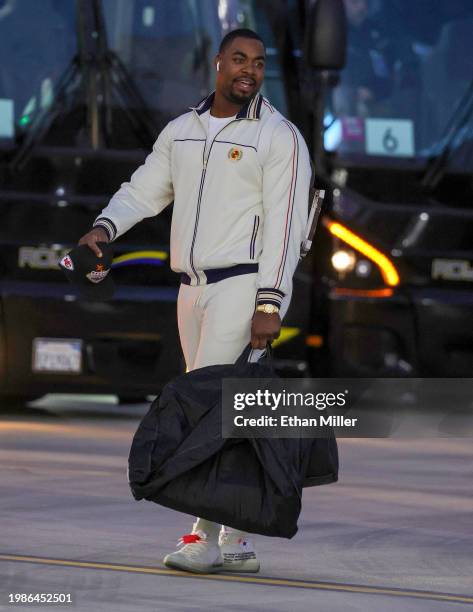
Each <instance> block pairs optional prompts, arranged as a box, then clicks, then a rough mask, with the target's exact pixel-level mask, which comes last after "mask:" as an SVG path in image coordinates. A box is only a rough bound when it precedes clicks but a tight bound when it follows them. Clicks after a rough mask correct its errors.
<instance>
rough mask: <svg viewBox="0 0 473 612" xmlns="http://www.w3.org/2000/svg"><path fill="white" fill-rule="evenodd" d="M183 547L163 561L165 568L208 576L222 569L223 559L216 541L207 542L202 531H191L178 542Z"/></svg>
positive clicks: (205, 535)
mask: <svg viewBox="0 0 473 612" xmlns="http://www.w3.org/2000/svg"><path fill="white" fill-rule="evenodd" d="M182 544H183V545H184V546H183V547H182V548H181V549H179V550H176V552H173V553H170V554H169V555H166V556H165V557H164V559H163V562H164V565H165V566H166V567H172V568H173V569H180V570H184V571H186V572H195V573H197V574H210V573H213V572H217V571H219V570H221V569H223V559H222V555H221V554H220V548H219V546H218V542H217V540H215V541H213V542H212V541H209V540H208V539H207V534H206V533H205V532H204V531H201V530H198V531H194V530H192V533H188V534H186V535H184V536H182V538H181V539H180V540H179V541H178V545H182Z"/></svg>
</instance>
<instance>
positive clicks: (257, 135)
mask: <svg viewBox="0 0 473 612" xmlns="http://www.w3.org/2000/svg"><path fill="white" fill-rule="evenodd" d="M213 97H214V93H211V94H210V95H209V96H207V97H206V98H205V99H204V100H202V102H200V104H198V105H197V106H196V107H191V111H190V112H188V113H185V114H183V115H180V116H179V117H177V118H176V119H174V120H173V121H171V122H169V123H168V124H167V126H166V127H165V128H164V129H163V131H162V132H161V133H160V134H159V137H158V139H157V140H156V142H155V144H154V146H153V150H152V152H151V153H150V154H149V155H148V156H147V158H146V160H145V162H144V163H143V165H141V166H140V167H139V168H138V169H137V170H136V171H135V172H134V173H133V175H132V176H131V179H130V181H129V182H125V183H123V184H122V185H121V187H120V189H119V190H118V191H117V192H116V193H115V195H114V196H113V197H112V198H111V200H110V202H109V204H108V205H107V206H106V207H105V208H104V209H103V211H102V212H101V214H100V215H99V217H97V219H96V220H95V221H94V226H95V227H96V226H100V227H102V228H104V229H105V230H106V231H107V233H108V235H109V238H110V240H111V241H113V240H115V238H117V237H118V236H121V235H122V234H124V233H125V232H126V231H127V230H129V229H130V228H131V227H132V226H133V225H135V224H136V223H137V222H138V221H141V220H142V219H143V218H145V217H151V216H154V215H157V214H158V213H159V212H161V211H162V210H163V209H164V208H165V207H166V206H168V205H169V204H170V203H171V202H174V208H173V213H172V223H171V268H172V270H174V271H175V272H180V273H181V277H182V278H183V279H186V280H184V281H183V282H186V283H187V284H190V285H202V284H206V283H210V282H215V281H216V280H219V279H220V278H226V277H228V276H231V275H233V274H242V273H246V272H249V271H257V289H258V290H257V296H256V298H257V303H259V304H261V303H273V304H275V305H278V306H280V304H281V301H282V298H283V297H284V295H285V294H287V293H290V292H291V290H292V277H293V274H294V271H295V269H296V266H297V263H298V261H299V254H300V245H301V242H302V240H303V233H304V230H305V226H306V223H307V218H308V212H309V189H310V181H311V166H310V157H309V152H308V150H307V146H306V144H305V142H304V139H303V138H302V136H301V134H300V132H299V130H298V129H297V128H296V127H295V126H294V125H293V124H292V123H291V122H290V121H288V120H287V119H285V118H284V117H283V116H282V115H281V114H280V113H279V112H278V111H277V110H276V109H274V108H273V107H272V106H271V104H270V103H269V102H268V100H266V98H264V97H263V96H262V95H261V94H257V95H256V96H254V97H253V98H252V99H251V100H250V102H249V103H247V104H246V105H245V106H244V107H243V108H242V109H241V110H240V112H239V113H238V115H237V116H236V118H235V119H234V120H232V121H230V123H228V124H227V125H225V126H224V127H223V128H222V129H221V130H220V132H218V133H217V135H216V136H215V138H214V140H213V141H212V143H210V144H209V146H208V147H207V149H205V144H206V139H207V126H208V114H209V113H210V107H211V105H212V101H213Z"/></svg>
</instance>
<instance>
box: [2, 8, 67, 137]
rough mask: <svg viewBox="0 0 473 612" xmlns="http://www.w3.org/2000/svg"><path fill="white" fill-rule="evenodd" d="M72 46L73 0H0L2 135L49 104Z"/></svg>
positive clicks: (11, 133) (27, 121) (23, 126)
mask: <svg viewBox="0 0 473 612" xmlns="http://www.w3.org/2000/svg"><path fill="white" fill-rule="evenodd" d="M76 51H77V43H76V24H75V2H74V0H41V1H38V0H0V57H1V62H0V139H2V140H9V139H12V140H13V139H14V138H15V137H16V136H17V135H18V134H19V133H21V132H22V131H26V130H27V129H28V127H29V125H30V124H31V122H32V120H33V118H34V117H35V116H36V115H37V114H38V113H39V112H40V111H41V110H42V109H46V108H48V107H49V106H50V105H51V103H52V100H53V95H54V91H55V87H56V84H57V83H58V81H59V80H60V78H61V76H62V75H63V73H64V72H65V71H66V70H67V67H68V65H69V64H70V62H71V61H72V59H73V57H74V55H75V54H76Z"/></svg>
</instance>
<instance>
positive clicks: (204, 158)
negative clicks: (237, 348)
mask: <svg viewBox="0 0 473 612" xmlns="http://www.w3.org/2000/svg"><path fill="white" fill-rule="evenodd" d="M235 121H240V119H232V120H231V121H229V122H228V123H227V124H226V125H224V126H223V128H222V129H221V130H220V131H218V132H217V133H216V134H215V136H214V137H213V140H212V142H211V143H210V147H209V151H208V153H207V156H206V155H205V148H206V145H207V140H206V142H205V145H204V151H203V153H202V174H201V175H200V187H199V196H198V198H197V212H196V215H195V224H194V235H193V237H192V244H191V251H190V255H189V263H190V266H191V268H192V271H193V272H194V274H195V277H196V279H197V285H200V278H199V275H198V274H197V270H196V269H195V267H194V244H195V238H196V236H197V226H198V225H199V215H200V204H201V201H202V192H203V190H204V182H205V174H206V172H207V162H208V161H209V157H210V153H211V152H212V147H213V146H214V142H215V140H216V138H217V136H218V135H219V134H220V133H221V132H223V130H224V129H225V128H226V127H228V126H229V125H230V124H231V123H234V122H235Z"/></svg>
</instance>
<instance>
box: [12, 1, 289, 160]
mask: <svg viewBox="0 0 473 612" xmlns="http://www.w3.org/2000/svg"><path fill="white" fill-rule="evenodd" d="M88 2H90V5H89V4H88ZM97 4H98V6H99V7H100V9H101V13H102V19H101V20H100V21H101V22H102V23H103V27H98V28H97V29H98V30H100V31H97V32H95V31H93V30H92V28H93V25H92V24H89V25H88V26H84V23H86V20H85V19H84V15H83V14H81V11H82V12H85V10H84V9H85V8H87V14H88V15H91V14H94V11H93V10H92V9H91V7H93V5H94V0H40V1H39V0H0V57H1V58H2V62H1V63H0V145H2V146H4V145H5V143H7V144H6V146H7V148H8V147H9V146H11V145H12V143H13V144H14V143H16V142H20V141H21V140H22V139H23V137H24V136H25V135H26V134H28V132H30V133H32V132H35V126H37V124H38V120H39V121H41V119H42V118H44V116H45V115H46V114H47V113H48V112H49V113H50V116H49V119H51V121H52V120H54V121H56V124H55V125H56V129H55V130H54V129H51V130H49V131H46V133H45V134H43V136H41V138H42V140H43V141H44V142H45V143H49V144H55V145H59V146H62V145H64V146H74V145H76V144H78V143H80V142H82V143H83V142H84V131H85V127H86V121H87V116H86V113H85V111H84V106H85V105H86V104H89V105H90V100H91V98H90V97H89V93H90V92H86V90H85V88H82V89H81V83H82V85H83V84H84V82H85V73H86V71H87V70H88V69H89V67H90V66H89V65H88V64H87V62H88V60H87V59H85V60H84V57H83V54H82V55H81V53H80V51H81V50H82V49H84V48H85V46H86V45H84V38H83V37H86V36H89V35H90V36H95V37H96V38H100V40H101V41H102V42H103V45H102V47H100V45H99V47H100V48H102V49H108V51H109V52H110V53H111V54H112V55H113V57H114V58H116V59H115V60H113V61H112V62H108V63H106V62H102V63H100V61H99V62H96V65H95V70H96V71H97V73H99V74H100V78H101V82H102V83H112V84H113V86H112V88H111V91H112V94H111V95H107V93H105V95H102V94H101V93H100V92H99V91H98V90H97V96H96V99H97V100H99V99H100V104H105V105H106V106H107V108H108V110H110V111H111V112H110V115H109V116H110V117H111V125H112V129H111V130H110V133H111V137H110V138H109V139H108V140H109V146H111V147H119V148H122V147H124V148H128V147H134V146H135V147H136V144H137V141H136V138H134V137H133V135H132V134H130V132H129V129H128V128H127V127H126V126H127V125H129V124H130V122H129V121H128V118H129V116H130V115H129V113H135V116H137V114H140V113H142V111H143V107H145V108H146V111H147V112H146V116H147V117H149V118H151V120H152V123H153V124H154V127H152V129H151V133H152V134H155V133H156V132H157V131H159V130H160V129H162V128H163V127H164V125H165V124H166V123H167V122H168V121H169V120H171V119H173V118H174V117H176V116H178V115H179V114H181V113H183V112H186V111H187V110H188V108H189V106H192V105H195V104H197V103H198V102H199V101H200V100H201V99H202V98H203V97H204V96H205V95H206V94H208V93H209V91H211V90H212V89H213V86H214V80H215V70H214V66H213V58H214V56H215V54H216V53H217V50H218V46H219V43H220V40H221V38H222V36H223V35H224V34H225V33H226V32H228V31H229V30H231V29H234V28H236V27H250V28H253V29H255V30H257V31H258V32H260V34H261V35H262V36H263V38H264V39H265V41H266V43H267V56H268V57H267V69H266V79H265V83H264V85H263V89H262V93H263V94H264V95H268V97H270V99H271V101H272V102H273V103H274V104H275V105H276V106H277V107H278V108H279V109H280V110H282V112H284V111H285V95H284V87H283V82H282V76H281V71H280V68H279V59H278V57H277V52H276V49H275V45H274V42H273V35H272V31H271V28H270V26H269V20H268V15H267V13H266V12H265V11H262V10H261V8H260V5H262V6H265V3H264V2H263V3H262V2H259V0H228V1H227V2H220V1H219V0H208V1H205V2H203V1H202V0H178V1H177V0H99V1H98V3H97ZM78 15H79V16H80V17H81V19H80V20H79V21H78ZM81 28H82V29H81ZM87 28H89V29H90V32H88V31H87ZM79 57H82V60H81V62H79V61H78V58H79ZM80 63H81V65H82V71H81V70H79V64H80ZM117 65H118V66H119V69H118V71H117V72H114V70H117ZM104 66H106V68H105V70H107V71H109V72H108V73H107V75H106V76H104V73H103V70H104ZM74 67H75V68H76V70H75V71H74ZM71 71H72V72H71ZM71 74H72V77H71V76H70V75H71ZM124 74H125V75H126V76H125V82H124V77H123V75H124ZM89 75H90V72H89ZM130 92H131V93H132V95H130ZM78 108H79V109H80V111H79V112H78V111H77V109H78ZM124 112H126V113H128V115H127V116H125V115H124ZM132 119H133V117H132ZM131 123H133V121H132V122H131ZM32 126H33V127H32ZM37 132H38V134H40V133H41V130H40V129H39V130H37Z"/></svg>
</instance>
